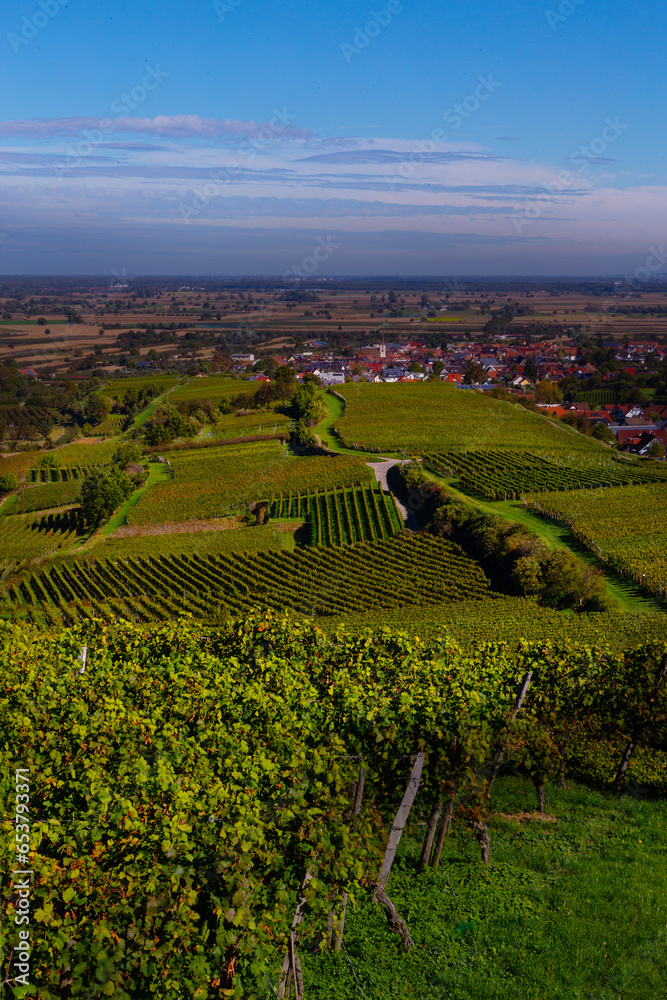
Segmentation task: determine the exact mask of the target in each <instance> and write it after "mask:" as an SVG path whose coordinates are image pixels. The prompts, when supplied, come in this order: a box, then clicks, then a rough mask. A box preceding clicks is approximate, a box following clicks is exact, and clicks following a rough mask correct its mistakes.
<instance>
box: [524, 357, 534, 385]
mask: <svg viewBox="0 0 667 1000" xmlns="http://www.w3.org/2000/svg"><path fill="white" fill-rule="evenodd" d="M523 375H524V378H527V379H529V380H530V381H531V382H537V365H536V364H535V361H534V359H533V358H526V360H525V362H524V365H523Z"/></svg>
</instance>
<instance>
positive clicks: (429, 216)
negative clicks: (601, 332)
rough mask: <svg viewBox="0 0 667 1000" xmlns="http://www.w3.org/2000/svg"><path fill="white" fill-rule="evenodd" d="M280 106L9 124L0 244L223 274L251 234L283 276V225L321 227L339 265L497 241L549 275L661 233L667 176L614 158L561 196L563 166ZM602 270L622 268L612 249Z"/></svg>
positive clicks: (389, 268) (28, 256)
mask: <svg viewBox="0 0 667 1000" xmlns="http://www.w3.org/2000/svg"><path fill="white" fill-rule="evenodd" d="M280 114H281V115H282V119H281V118H280V117H279V113H278V112H276V113H275V117H274V118H273V119H272V120H271V121H270V122H267V123H258V122H254V121H251V122H247V121H240V120H236V119H228V118H225V119H218V118H203V117H200V116H199V115H161V116H158V117H155V118H122V117H121V118H118V119H114V127H113V130H112V131H113V139H112V140H110V139H109V138H105V139H104V141H102V136H100V141H96V142H88V143H86V142H81V141H80V140H81V138H82V136H83V137H84V138H85V135H84V133H85V132H86V130H95V129H97V128H99V126H100V120H99V119H96V118H91V117H85V118H83V117H82V118H57V119H42V120H38V121H5V122H0V177H1V178H2V187H1V188H0V217H1V218H2V220H3V224H2V228H3V232H5V233H7V234H8V235H7V238H6V239H5V240H4V241H3V243H2V244H1V245H0V254H1V257H0V261H1V266H2V268H3V269H5V270H7V269H10V270H11V267H10V266H9V264H8V263H7V262H8V261H9V260H10V259H11V260H16V261H17V263H16V265H15V270H16V269H18V270H19V271H21V270H23V271H26V270H30V269H31V267H35V268H36V269H38V270H39V267H38V264H37V263H36V260H37V256H38V255H39V254H45V255H48V254H52V255H53V263H54V266H52V268H51V269H52V270H54V271H55V270H58V269H59V266H60V264H59V262H60V260H61V257H60V256H59V254H60V253H61V251H62V252H64V248H65V247H69V248H70V251H68V252H71V254H73V255H76V254H80V253H81V254H83V253H84V251H83V250H82V249H81V248H87V250H86V251H85V252H86V253H87V257H85V260H87V259H88V257H89V258H90V260H91V261H93V260H96V259H97V260H100V261H101V260H103V259H104V260H106V256H105V255H108V253H109V252H110V249H111V247H113V252H114V254H115V259H116V264H117V259H118V255H119V253H121V252H122V247H123V246H124V245H125V246H126V247H127V256H128V261H129V259H130V255H131V254H134V253H135V252H136V253H139V247H141V251H140V253H141V255H142V257H143V258H146V255H147V254H148V255H150V253H151V249H150V248H151V240H152V241H153V244H152V245H153V248H154V249H153V252H154V254H155V261H156V263H155V265H154V266H153V265H151V266H147V265H148V264H149V263H150V262H149V260H148V259H146V260H145V264H144V267H143V268H142V266H141V264H140V262H138V261H136V260H135V258H134V257H133V258H132V266H133V268H134V270H135V271H137V272H141V271H142V270H143V271H144V272H146V271H147V270H148V271H151V270H152V271H158V272H159V271H160V269H161V266H160V261H164V256H161V255H163V251H164V253H166V248H169V253H170V255H171V260H172V262H173V263H172V264H171V265H170V266H173V267H174V268H175V269H176V270H177V271H179V272H180V273H186V272H187V271H188V270H190V269H191V268H195V266H196V267H198V268H201V273H204V271H206V272H207V273H210V271H211V269H212V270H215V269H216V267H217V266H218V265H217V263H216V262H217V260H218V258H217V257H216V249H215V248H216V246H220V247H222V246H225V247H226V248H227V250H226V251H225V253H227V254H228V255H229V259H230V260H233V259H235V258H234V246H235V242H234V241H236V245H238V246H243V261H244V263H243V264H241V260H240V259H239V262H238V266H237V267H235V269H234V270H235V273H239V272H240V271H242V270H252V268H251V267H250V266H249V264H248V262H249V261H250V260H251V258H252V247H253V245H254V246H255V247H256V260H257V262H258V264H257V266H258V269H259V271H261V273H268V272H274V273H279V272H281V271H282V270H283V269H284V266H286V263H285V257H284V255H282V256H281V253H280V252H279V248H280V246H281V234H282V239H283V241H284V246H285V247H291V248H292V249H290V251H289V254H291V255H292V256H291V259H292V260H293V259H294V254H301V256H303V253H306V252H307V251H308V246H309V245H310V244H309V242H308V241H311V242H312V231H319V232H327V233H328V232H332V233H333V232H336V233H338V234H339V236H340V242H341V243H342V244H343V246H344V247H345V248H347V249H341V251H340V252H337V254H336V257H335V263H334V262H333V261H332V264H331V266H332V267H335V269H336V270H337V271H338V273H345V272H346V271H353V270H355V268H357V267H359V268H361V270H362V271H363V273H369V269H368V264H367V263H366V265H365V266H363V265H362V260H363V257H362V256H359V257H357V256H355V255H356V254H359V255H362V251H363V252H366V253H369V252H372V254H373V260H374V262H375V263H374V270H375V272H376V273H383V272H384V273H397V272H401V271H402V270H403V264H402V260H404V261H405V267H408V266H410V268H411V269H412V272H413V273H415V272H420V271H421V273H431V270H430V267H431V264H432V266H435V265H436V262H437V266H438V267H439V268H446V267H447V263H448V262H449V266H450V268H452V267H453V268H458V266H459V260H460V261H463V260H468V261H469V265H470V266H471V268H472V270H475V264H474V260H475V259H477V260H479V261H480V266H481V260H482V257H478V258H475V257H474V255H473V254H474V253H478V251H479V248H481V247H484V246H486V247H488V256H487V258H485V259H486V260H487V263H488V261H492V260H493V259H494V255H496V258H495V259H497V261H498V265H497V266H496V267H495V268H493V267H491V265H490V264H488V267H490V269H491V273H507V270H506V268H507V267H510V266H511V269H512V270H516V269H518V270H521V271H523V272H524V273H529V272H532V273H535V268H536V266H537V267H538V268H539V267H541V268H542V273H550V272H552V271H554V270H556V271H557V270H559V267H557V266H555V265H554V262H555V261H569V260H570V259H573V257H572V255H573V254H574V255H579V256H582V255H583V256H584V258H585V255H586V254H590V260H591V265H593V261H594V260H595V259H598V258H599V259H602V258H601V254H602V251H601V249H600V248H602V247H606V248H607V250H605V251H604V252H605V253H609V254H611V253H612V250H613V252H614V253H615V254H617V256H618V257H619V259H620V257H621V256H622V254H623V253H624V252H627V253H628V254H629V253H632V254H634V253H636V252H637V248H639V249H641V248H642V247H643V246H644V244H646V245H647V246H648V245H649V244H650V243H651V242H652V241H655V240H657V241H658V242H660V239H661V238H662V235H661V233H659V232H657V228H658V227H659V222H660V219H661V218H662V217H663V216H664V212H665V211H667V187H664V188H663V187H660V186H657V185H656V186H653V187H650V188H649V187H648V186H645V187H641V186H639V185H641V183H642V182H641V181H640V180H639V179H637V178H635V179H634V182H633V180H632V179H631V178H629V177H625V176H624V177H622V178H621V177H620V173H622V172H619V179H618V181H617V182H616V181H615V180H614V178H613V177H611V176H610V175H609V174H606V175H605V174H603V173H602V172H601V171H596V170H595V169H594V168H595V167H596V166H601V165H602V164H606V163H608V162H609V161H608V160H607V158H606V157H604V156H595V157H593V156H591V157H590V159H589V160H587V161H586V162H587V164H588V166H589V168H590V169H587V170H586V171H577V173H576V175H574V174H573V175H572V177H573V182H572V184H571V185H568V186H567V187H566V189H564V190H562V192H561V193H560V194H559V197H558V198H557V199H553V198H552V199H548V198H546V193H547V192H548V191H550V190H551V189H553V187H554V184H555V183H556V181H557V178H558V176H559V172H561V171H562V165H559V164H556V163H553V164H549V163H539V162H536V161H534V160H530V161H528V160H522V159H521V158H519V157H517V156H514V157H512V156H503V155H498V154H497V153H495V152H494V151H493V149H490V148H488V147H486V146H483V145H480V144H477V143H473V142H466V141H464V140H463V139H461V138H460V137H459V138H458V140H457V141H456V142H432V143H429V148H428V151H424V149H423V146H424V144H423V143H419V142H410V141H408V140H406V139H397V138H395V137H391V136H389V137H384V138H382V137H375V138H373V137H371V136H369V135H365V136H354V135H344V136H335V137H330V138H327V137H324V136H321V135H318V134H316V133H315V132H314V131H311V130H309V129H306V128H300V127H297V126H296V125H295V124H294V116H293V115H290V114H288V113H287V112H286V111H284V112H280ZM496 127H498V126H496ZM500 128H502V125H501V126H500ZM106 135H107V136H108V133H106ZM505 138H507V139H510V138H511V137H510V136H509V135H507V136H505ZM575 180H576V184H575V183H574V181H575ZM561 186H562V185H561ZM533 201H535V202H539V204H540V205H543V210H542V211H541V212H540V215H539V218H536V220H535V221H534V223H533V224H532V226H531V228H530V231H529V232H527V233H525V234H523V236H522V238H521V239H518V238H517V237H516V235H515V233H514V231H513V229H512V227H511V224H510V223H511V219H512V217H513V216H514V215H515V214H516V213H517V212H519V211H521V209H522V206H525V204H526V203H527V202H530V203H532V202H533ZM184 207H185V211H184ZM186 218H187V221H188V222H189V223H190V224H189V225H188V226H186V225H184V224H183V223H184V219H186ZM298 233H302V234H307V235H304V236H303V237H299V236H298ZM241 234H245V235H241ZM267 234H271V236H270V238H269V236H268V235H267ZM340 234H342V235H340ZM339 236H337V237H336V238H337V239H339ZM301 239H303V242H300V240H301ZM216 241H217V242H216ZM253 241H254V243H253ZM297 247H298V248H299V249H298V250H296V249H295V248H297ZM302 247H303V250H302V249H301V248H302ZM420 247H421V250H420ZM503 247H504V248H505V251H506V253H505V254H504V255H501V248H503ZM44 248H46V249H44ZM119 248H120V249H119ZM198 248H199V249H198ZM276 248H278V249H276ZM609 248H612V249H609ZM179 253H180V254H181V255H182V256H181V257H180V258H179ZM348 253H349V256H346V255H348ZM420 253H421V254H422V256H421V257H420ZM207 254H208V255H210V261H211V264H210V266H209V265H206V266H204V265H205V259H209V258H206V255H207ZM401 254H403V255H404V257H403V258H402V257H401ZM457 254H459V255H460V256H457ZM522 255H523V256H522ZM40 259H41V258H40ZM62 259H63V260H65V258H62ZM70 259H71V260H74V257H71V258H68V262H69V260H70ZM179 259H180V260H181V264H180V265H178V264H177V261H178V260H179ZM273 259H275V267H272V266H271V260H273ZM420 260H421V264H419V263H418V261H420ZM31 261H34V262H35V263H33V264H31V263H30V262H31ZM195 261H196V262H197V264H196V265H195V263H194V262H195ZM408 261H411V262H412V263H411V264H410V265H408ZM539 261H544V263H542V264H539ZM260 262H261V263H260ZM289 262H290V261H289V260H287V264H289ZM429 262H431V264H429ZM55 265H57V266H55ZM68 266H72V267H74V268H75V269H76V265H75V264H71V265H69V263H68ZM114 266H116V265H115V264H114ZM219 266H220V267H223V265H222V263H220V265H219ZM79 269H80V265H79ZM605 269H606V270H607V271H609V270H611V269H612V268H610V267H609V262H608V260H607V259H605ZM47 270H48V268H47ZM586 270H588V271H594V270H595V268H594V266H591V267H590V268H587V269H586ZM332 273H333V272H332ZM565 273H567V270H566V271H565Z"/></svg>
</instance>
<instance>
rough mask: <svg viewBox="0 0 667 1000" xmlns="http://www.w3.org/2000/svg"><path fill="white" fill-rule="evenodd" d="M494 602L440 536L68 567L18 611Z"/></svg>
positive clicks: (210, 613) (31, 588) (49, 577)
mask: <svg viewBox="0 0 667 1000" xmlns="http://www.w3.org/2000/svg"><path fill="white" fill-rule="evenodd" d="M490 597H493V591H491V589H490V585H489V581H488V580H487V578H486V577H485V576H484V574H483V572H482V570H481V569H480V567H479V565H478V564H477V563H476V562H475V561H474V560H472V559H470V558H469V557H468V556H466V555H465V554H464V553H463V551H462V550H461V549H460V548H459V547H458V546H457V545H454V544H453V543H452V542H448V541H445V540H442V539H435V538H433V537H431V536H415V537H412V538H401V537H398V538H394V539H391V540H389V541H385V542H362V543H358V544H356V545H349V546H341V547H339V548H336V549H314V548H304V549H297V550H295V551H294V552H273V551H263V552H257V553H243V554H238V555H234V556H209V557H208V558H205V557H202V556H199V555H196V554H195V555H191V556H188V555H185V554H184V555H181V556H171V557H164V556H162V557H157V558H145V559H124V560H120V561H111V560H109V559H100V560H95V559H93V558H92V557H89V558H88V559H87V560H86V561H85V562H80V561H78V562H73V563H68V564H66V563H60V564H58V565H55V564H54V565H53V566H51V567H50V568H48V569H44V570H42V571H41V572H39V573H32V574H25V575H24V576H23V577H22V578H21V580H20V582H17V583H15V584H13V585H12V586H11V587H10V588H9V590H8V593H7V596H6V600H7V601H8V602H9V603H8V606H9V607H11V608H12V609H13V611H14V612H17V613H22V614H26V615H27V616H28V617H29V618H30V619H31V620H33V621H35V622H41V621H46V622H49V621H53V620H54V616H57V615H60V616H62V620H63V621H70V620H71V621H74V620H77V619H78V618H88V617H91V616H96V615H97V616H102V617H109V616H110V615H112V616H113V615H119V614H121V615H123V616H125V617H130V618H137V619H139V620H141V621H144V620H152V619H167V620H168V619H171V618H173V617H175V616H176V615H178V614H180V613H182V612H190V613H192V614H194V615H196V616H197V617H198V618H203V619H204V620H207V619H209V620H210V619H211V618H215V616H216V615H219V614H223V615H224V614H227V613H231V614H236V615H245V614H247V613H248V611H249V610H250V609H251V608H253V607H263V608H273V609H275V610H277V611H285V610H290V611H292V612H293V613H295V614H301V615H309V616H310V615H314V616H319V615H324V616H327V615H335V614H337V615H345V614H349V613H351V612H354V611H356V610H358V608H359V607H365V608H378V609H379V608H386V609H390V608H398V607H400V606H402V605H406V604H411V603H422V604H434V605H441V604H445V603H451V602H453V601H461V600H466V601H474V600H481V599H482V598H490Z"/></svg>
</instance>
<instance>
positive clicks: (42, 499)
mask: <svg viewBox="0 0 667 1000" xmlns="http://www.w3.org/2000/svg"><path fill="white" fill-rule="evenodd" d="M80 494H81V482H80V480H78V479H70V480H68V481H67V482H60V483H46V484H44V485H42V484H37V485H36V486H26V487H25V489H24V490H23V492H22V493H21V494H20V495H19V498H18V501H17V502H16V503H15V504H13V505H12V506H11V507H10V509H9V512H10V513H11V514H26V513H28V512H29V511H33V510H51V509H52V508H54V507H65V506H66V505H68V504H75V503H78V501H79V496H80Z"/></svg>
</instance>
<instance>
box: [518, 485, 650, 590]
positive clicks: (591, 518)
mask: <svg viewBox="0 0 667 1000" xmlns="http://www.w3.org/2000/svg"><path fill="white" fill-rule="evenodd" d="M535 499H536V502H538V503H539V506H540V507H541V509H542V510H543V511H544V512H545V513H547V514H549V515H552V516H554V517H557V518H559V519H562V520H563V521H565V522H566V523H567V524H569V525H570V526H571V528H572V532H573V534H574V535H575V536H576V537H577V538H578V539H580V540H581V542H582V543H583V544H584V545H586V546H587V548H589V549H591V550H592V551H597V552H598V553H599V554H600V557H601V558H602V559H604V560H605V561H607V560H608V561H609V563H610V564H611V565H612V566H613V567H615V568H616V569H622V570H623V571H624V572H626V573H628V574H631V575H632V577H634V579H635V580H641V579H642V578H644V579H645V580H646V583H647V585H649V586H651V587H652V588H654V589H655V590H658V589H659V590H660V591H661V592H662V593H663V594H664V593H665V591H666V590H667V483H659V484H658V483H654V484H651V485H642V486H619V487H615V488H612V489H605V490H576V491H572V492H569V493H546V494H540V495H539V496H538V497H537V498H535Z"/></svg>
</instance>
